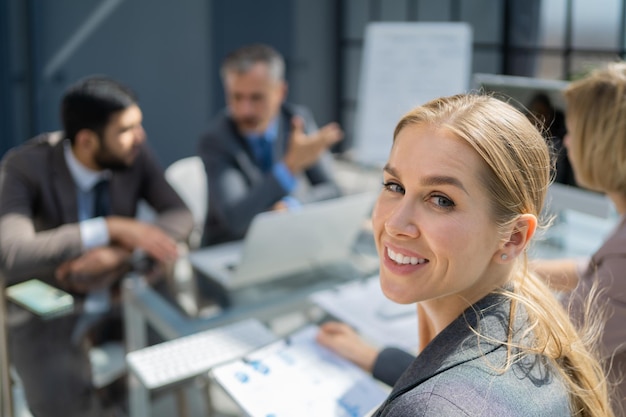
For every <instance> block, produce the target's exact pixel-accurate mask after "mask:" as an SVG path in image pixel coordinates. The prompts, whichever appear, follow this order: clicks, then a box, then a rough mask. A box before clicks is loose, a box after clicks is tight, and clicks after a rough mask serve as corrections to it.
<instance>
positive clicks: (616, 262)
mask: <svg viewBox="0 0 626 417" xmlns="http://www.w3.org/2000/svg"><path fill="white" fill-rule="evenodd" d="M594 283H596V285H597V286H598V289H599V290H600V292H599V293H598V295H597V297H598V298H597V299H596V300H595V301H594V306H598V307H599V308H601V309H604V311H603V313H604V314H606V317H607V320H606V323H605V327H604V331H603V332H602V337H601V340H600V344H599V348H600V349H601V354H602V356H603V357H604V358H605V361H606V363H607V367H608V368H609V380H610V381H611V382H612V383H613V384H616V386H615V387H614V388H615V395H614V398H615V407H614V408H615V409H616V410H615V413H616V415H617V416H626V410H625V409H626V377H625V376H626V324H625V322H626V217H624V218H623V219H622V221H621V222H620V223H619V225H618V226H617V228H616V229H615V231H614V232H613V234H611V235H610V236H609V237H608V238H607V239H606V241H605V242H604V244H603V245H602V246H601V247H600V249H598V251H597V252H596V253H595V254H594V255H593V256H592V257H591V261H590V262H589V266H588V267H587V269H586V271H585V272H584V274H583V276H582V277H581V279H580V281H579V284H578V286H577V287H576V289H575V290H574V291H573V292H572V293H571V295H570V298H569V299H567V300H566V303H568V304H569V308H570V309H571V310H570V312H571V313H570V315H571V317H572V319H573V320H574V321H577V320H578V319H579V318H580V317H584V315H583V312H584V311H585V310H584V309H585V300H586V298H587V297H588V296H589V294H590V292H591V290H592V288H593V285H594Z"/></svg>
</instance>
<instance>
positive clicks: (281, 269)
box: [189, 192, 375, 291]
mask: <svg viewBox="0 0 626 417" xmlns="http://www.w3.org/2000/svg"><path fill="white" fill-rule="evenodd" d="M374 199H375V193H372V192H368V193H361V194H354V195H348V196H344V197H339V198H335V199H332V200H325V201H320V202H315V203H309V204H306V205H303V206H302V207H301V208H300V209H298V210H293V211H287V212H264V213H260V214H258V215H256V216H255V217H254V219H253V220H252V223H251V224H250V228H249V229H248V232H247V234H246V236H245V238H244V239H243V240H240V241H236V242H228V243H224V244H220V245H214V246H210V247H207V248H203V249H200V250H197V251H194V252H192V253H190V254H189V261H190V262H191V264H192V266H193V267H194V268H195V269H196V270H197V271H198V272H200V273H201V274H203V275H205V276H206V277H207V278H209V279H211V280H213V281H215V282H216V283H217V284H218V285H220V286H221V287H223V289H225V290H227V291H228V290H235V289H240V288H243V287H246V286H250V285H252V284H258V283H261V282H267V281H271V280H274V279H278V278H281V277H285V276H288V275H292V274H297V273H299V272H305V271H310V270H311V269H315V268H323V267H325V266H329V265H331V264H333V263H336V262H345V261H347V260H348V259H349V256H350V253H351V251H352V246H353V244H354V242H355V240H356V238H357V236H358V234H359V232H360V230H361V229H362V227H363V224H364V221H365V220H366V219H367V218H368V217H369V214H370V213H371V210H372V206H373V204H374Z"/></svg>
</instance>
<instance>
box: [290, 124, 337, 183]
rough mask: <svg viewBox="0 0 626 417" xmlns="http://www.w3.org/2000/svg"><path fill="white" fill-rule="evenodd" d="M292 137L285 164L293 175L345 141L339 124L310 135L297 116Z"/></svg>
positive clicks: (329, 125)
mask: <svg viewBox="0 0 626 417" xmlns="http://www.w3.org/2000/svg"><path fill="white" fill-rule="evenodd" d="M291 126H292V129H291V136H290V137H289V144H288V146H287V153H286V154H285V158H284V160H283V161H284V163H285V165H286V166H287V169H289V171H291V173H293V174H298V173H300V172H301V171H303V170H305V169H307V168H308V167H310V166H311V165H313V164H314V163H315V162H317V160H318V159H319V158H320V156H321V155H322V153H324V151H326V150H327V149H328V148H330V147H331V146H333V145H334V144H335V143H337V142H339V141H340V140H342V139H343V131H342V130H341V127H339V125H338V124H337V123H329V124H327V125H326V126H323V127H322V128H321V129H319V130H318V131H317V132H315V133H312V134H310V135H308V136H307V135H306V133H304V121H303V120H302V118H300V117H298V116H295V117H294V118H293V119H291Z"/></svg>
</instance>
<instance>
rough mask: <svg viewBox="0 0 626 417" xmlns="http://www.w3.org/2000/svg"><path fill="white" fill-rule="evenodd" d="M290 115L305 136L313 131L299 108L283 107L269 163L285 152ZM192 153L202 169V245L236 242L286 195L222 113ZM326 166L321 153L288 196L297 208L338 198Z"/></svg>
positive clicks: (307, 115)
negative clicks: (204, 211)
mask: <svg viewBox="0 0 626 417" xmlns="http://www.w3.org/2000/svg"><path fill="white" fill-rule="evenodd" d="M294 115H299V116H301V117H302V118H303V119H304V122H305V131H306V132H307V133H309V132H312V131H315V130H316V129H317V127H316V126H315V122H314V121H313V117H312V115H311V113H310V112H309V111H307V110H306V109H305V108H303V107H299V106H293V105H288V104H285V105H283V106H282V108H281V111H280V115H279V121H278V123H279V126H278V137H277V138H276V140H275V141H274V149H273V152H274V161H279V160H281V159H282V158H283V156H284V155H285V153H286V149H287V146H288V143H287V142H288V139H289V134H290V131H291V118H292V117H293V116H294ZM198 153H199V155H200V157H202V161H203V162H204V165H205V168H206V172H207V182H208V188H209V192H208V198H209V201H208V213H207V218H206V221H205V226H204V233H203V239H202V240H203V245H212V244H216V243H221V242H226V241H230V240H237V239H242V238H243V236H244V234H245V233H246V231H247V230H248V226H249V225H250V222H251V221H252V218H253V217H254V216H255V215H256V214H258V213H260V212H263V211H267V210H269V209H270V208H271V207H272V205H274V204H275V203H276V202H278V201H280V200H281V199H282V198H283V197H285V196H287V192H286V191H285V189H284V188H283V187H282V186H281V184H280V183H279V182H278V181H277V180H276V178H275V177H274V175H273V174H272V173H271V172H270V173H264V172H263V171H261V169H259V167H258V166H257V162H256V160H255V157H254V154H253V151H252V149H251V148H250V146H249V144H248V142H247V141H246V139H245V138H244V137H243V136H242V135H241V134H239V132H238V131H237V129H236V127H235V124H234V123H233V121H232V120H231V119H230V117H229V116H228V114H227V112H226V111H223V112H222V113H220V114H219V115H218V116H217V117H216V118H215V119H214V120H213V122H212V124H211V126H210V127H209V130H208V131H207V132H206V133H205V134H204V135H203V137H202V139H201V140H200V144H199V149H198ZM330 163H331V161H330V154H325V155H324V156H323V157H322V158H321V159H320V160H319V162H318V163H316V164H315V165H313V166H311V167H310V168H309V169H307V170H306V171H305V172H304V175H303V176H302V177H303V178H302V179H303V180H304V181H300V183H301V184H300V185H299V186H298V190H296V191H297V192H296V194H295V195H294V196H295V197H296V198H298V199H299V200H300V201H301V202H303V203H307V202H310V201H317V200H323V199H328V198H334V197H338V196H339V195H340V190H339V187H338V186H337V184H336V183H335V181H334V179H333V175H332V170H331V166H330Z"/></svg>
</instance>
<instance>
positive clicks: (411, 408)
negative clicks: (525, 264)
mask: <svg viewBox="0 0 626 417" xmlns="http://www.w3.org/2000/svg"><path fill="white" fill-rule="evenodd" d="M509 307H510V302H509V301H508V299H506V298H505V297H503V296H502V295H497V294H491V295H488V296H487V297H485V298H483V299H482V300H481V301H479V302H478V303H476V304H475V305H473V306H472V307H470V308H469V309H467V310H466V311H465V313H464V314H463V315H461V316H460V317H459V318H457V319H456V320H455V321H454V322H452V323H451V324H450V325H449V326H448V327H446V328H445V329H444V330H443V331H442V332H441V333H440V334H438V335H437V336H436V337H435V339H433V341H432V342H431V343H429V344H428V346H426V348H425V349H424V350H423V351H422V352H421V353H420V355H419V356H418V357H417V358H416V359H415V360H414V361H413V363H412V364H411V365H410V366H409V368H408V369H407V370H406V371H405V372H404V374H403V375H402V376H401V377H400V379H399V380H398V382H397V383H396V384H395V386H394V387H393V390H392V392H391V394H390V395H389V397H388V398H387V400H385V402H384V403H383V404H382V406H381V407H380V408H379V409H378V410H377V412H376V413H375V416H386V417H409V416H446V417H451V416H481V417H490V416H493V417H507V416H519V417H522V416H523V417H530V416H536V417H548V416H555V417H556V416H558V417H563V416H569V415H571V411H570V409H569V398H568V393H567V390H566V388H565V387H564V385H563V384H562V382H561V381H560V379H559V377H558V376H557V374H556V373H555V371H554V369H553V368H552V367H551V365H549V364H547V363H546V362H545V361H544V360H543V358H541V357H539V356H534V355H526V356H524V357H522V358H521V359H520V360H519V361H518V362H516V363H515V364H514V365H513V366H512V367H510V368H509V369H508V370H506V371H505V372H503V373H501V372H499V369H500V368H502V367H503V366H504V364H505V363H506V359H507V349H506V347H505V346H504V345H503V344H502V343H500V342H498V341H505V340H506V338H507V334H508V327H507V326H508V322H509V321H508V314H509ZM475 311H476V312H477V313H475ZM524 316H525V314H522V313H521V312H520V314H518V315H517V317H516V331H515V334H520V333H519V332H521V331H523V330H524V324H523V323H524ZM472 328H474V329H476V330H478V332H479V333H480V334H481V335H482V336H483V337H480V338H479V337H477V335H476V334H475V333H474V332H473V331H472ZM513 354H515V351H513Z"/></svg>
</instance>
